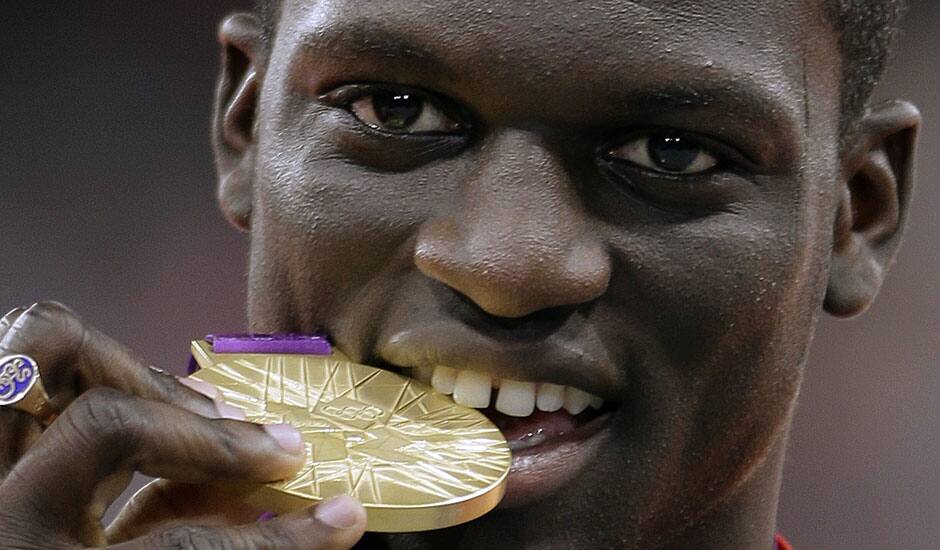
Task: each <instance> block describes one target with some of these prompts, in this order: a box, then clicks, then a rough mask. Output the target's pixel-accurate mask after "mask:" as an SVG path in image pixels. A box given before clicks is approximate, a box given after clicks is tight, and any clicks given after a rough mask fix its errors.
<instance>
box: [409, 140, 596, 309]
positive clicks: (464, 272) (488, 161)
mask: <svg viewBox="0 0 940 550" xmlns="http://www.w3.org/2000/svg"><path fill="white" fill-rule="evenodd" d="M489 141H490V143H487V144H486V147H484V148H483V149H482V150H481V151H480V152H479V153H478V161H477V163H476V165H475V168H474V170H473V171H472V172H471V174H470V175H469V177H468V178H467V179H466V180H465V181H463V182H461V186H460V189H459V191H458V197H457V201H456V204H454V205H453V208H451V209H449V210H448V213H447V214H445V215H443V216H441V217H437V218H434V219H431V220H428V221H427V222H425V223H424V224H423V225H422V226H421V227H420V229H419V231H418V238H417V243H416V245H415V253H414V254H415V257H414V261H415V264H416V265H417V267H418V269H420V270H421V272H423V273H424V274H425V275H427V276H428V277H431V278H433V279H436V280H437V281H440V282H441V283H444V284H445V285H447V286H449V287H451V288H452V289H454V290H455V291H457V292H459V293H461V294H463V295H464V296H466V297H468V298H469V299H470V300H472V301H473V302H475V303H476V304H477V306H479V307H480V308H481V309H482V310H484V311H486V312H487V313H489V314H491V315H494V316H498V317H510V318H519V317H524V316H526V315H529V314H531V313H534V312H536V311H540V310H544V309H548V308H552V307H557V306H570V305H576V304H581V303H586V302H590V301H592V300H594V299H596V298H597V297H599V296H601V295H602V294H603V293H604V292H605V291H606V289H607V285H608V282H609V280H610V271H611V262H610V257H609V254H608V252H607V248H606V246H605V244H604V242H603V240H602V239H601V238H600V237H599V236H598V235H597V233H596V231H593V230H592V223H591V217H590V214H589V212H588V211H587V210H586V209H585V207H584V205H583V204H582V200H581V198H580V196H579V194H578V192H577V187H576V185H575V184H574V182H573V181H572V179H571V177H570V175H569V174H568V171H567V170H566V169H565V166H564V163H563V161H562V159H561V157H560V155H559V154H555V153H553V152H552V150H551V148H549V147H547V146H545V145H544V144H543V143H541V142H540V140H539V139H538V136H536V135H533V134H531V133H528V132H524V131H521V130H507V131H505V132H503V133H501V134H500V135H498V136H493V137H492V138H491V139H490V140H489Z"/></svg>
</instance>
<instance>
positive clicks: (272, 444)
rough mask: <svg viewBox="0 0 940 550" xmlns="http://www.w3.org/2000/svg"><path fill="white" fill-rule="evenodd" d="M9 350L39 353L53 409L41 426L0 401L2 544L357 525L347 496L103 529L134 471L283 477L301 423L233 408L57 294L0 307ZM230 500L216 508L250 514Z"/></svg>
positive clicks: (156, 545)
mask: <svg viewBox="0 0 940 550" xmlns="http://www.w3.org/2000/svg"><path fill="white" fill-rule="evenodd" d="M9 354H24V355H29V356H31V357H33V358H34V359H35V360H36V362H37V363H38V365H39V368H40V373H41V377H42V381H43V384H44V385H45V387H46V390H47V391H48V393H49V396H50V404H51V405H52V407H53V408H54V409H55V410H57V411H61V414H60V416H59V417H58V418H57V419H56V420H55V421H54V422H53V423H52V424H51V425H50V426H49V427H48V428H47V429H45V430H43V429H42V426H41V424H40V423H39V422H38V421H37V420H36V419H34V418H33V417H31V416H29V415H27V414H25V413H22V412H20V411H17V410H12V409H9V408H2V407H0V437H2V438H3V442H4V443H3V445H0V532H2V533H4V541H3V544H4V548H22V549H26V548H30V549H31V548H70V549H71V548H79V547H87V546H102V545H106V544H109V543H116V542H117V543H119V544H117V545H116V546H114V548H121V549H125V548H126V549H162V548H174V549H178V548H250V549H254V548H314V549H321V548H323V549H326V548H329V549H333V548H337V549H339V548H344V549H345V548H350V547H351V546H352V545H353V544H355V542H356V541H357V540H358V539H359V538H360V537H361V535H362V533H363V531H364V529H365V511H364V510H363V508H362V507H361V505H359V504H358V503H356V501H355V500H353V499H351V498H349V497H339V498H337V499H334V500H332V501H328V502H326V503H323V504H321V505H319V506H317V507H313V508H310V509H308V510H304V511H302V512H299V513H296V514H291V515H287V516H282V517H279V518H276V519H274V520H271V521H267V522H252V523H248V524H246V525H238V526H231V525H224V526H220V525H218V524H219V523H228V521H223V522H220V521H216V522H208V521H206V522H202V523H201V525H199V526H197V525H194V524H189V525H179V524H178V523H174V522H165V521H164V522H156V521H154V522H152V525H161V526H163V527H165V526H166V525H168V524H173V525H175V526H174V527H171V528H169V529H167V530H163V531H156V532H148V533H146V534H142V533H135V535H140V536H137V538H133V539H130V540H126V535H127V533H128V532H129V529H128V528H127V526H128V525H129V524H127V523H125V524H124V526H125V528H123V529H120V530H118V531H119V532H118V531H109V532H106V531H105V530H104V529H103V528H102V525H101V516H102V514H103V513H104V510H105V509H106V508H107V506H108V505H109V504H110V503H111V502H112V501H113V500H114V499H115V498H117V496H118V495H119V494H120V493H121V491H122V490H123V489H124V487H126V485H127V482H128V481H129V480H130V478H131V476H132V475H133V473H134V472H135V471H140V472H142V473H144V474H147V475H150V476H155V477H161V478H167V479H172V480H175V481H178V482H182V483H185V484H205V483H209V482H213V481H220V480H245V481H253V482H266V481H274V480H277V479H283V478H284V477H286V476H289V475H290V474H292V473H294V472H295V471H296V470H297V469H298V468H299V467H300V466H301V464H302V461H303V450H302V445H301V442H300V436H299V434H298V433H297V432H296V430H294V429H293V428H291V427H289V426H286V425H279V426H274V427H272V426H264V427H262V426H258V425H255V424H249V423H246V422H242V421H239V420H237V418H239V415H238V413H237V412H236V410H235V409H233V408H232V407H228V406H225V405H223V404H221V403H219V402H216V401H215V400H213V399H211V398H210V397H209V396H211V395H213V390H212V388H211V386H209V385H207V384H202V383H194V381H185V382H181V381H180V379H177V378H176V377H173V376H170V375H168V374H164V373H162V372H159V371H158V370H156V369H154V368H152V367H149V366H148V365H147V364H146V363H144V362H142V361H141V360H140V359H138V358H136V357H135V356H134V355H133V354H132V353H131V352H130V351H129V350H128V349H127V348H125V347H123V346H121V345H120V344H118V343H117V342H115V341H114V340H112V339H110V338H108V337H107V336H105V335H103V334H101V333H100V332H98V331H96V330H94V329H93V328H91V327H88V326H87V325H85V324H84V323H83V322H82V321H81V319H79V318H78V317H77V316H76V315H75V314H74V313H72V312H71V311H70V310H68V309H67V308H65V307H64V306H61V305H59V304H55V303H41V304H37V305H34V306H32V307H30V308H18V309H15V310H13V311H11V312H10V313H9V314H7V315H6V316H5V317H3V318H2V319H0V356H5V355H9ZM197 390H198V391H197ZM241 418H243V416H242V417H241ZM189 486H190V487H193V485H189ZM179 487H185V485H179ZM187 506H190V503H187V502H180V507H181V508H183V509H185V508H186V507H187ZM196 506H197V507H198V506H199V505H198V503H197V504H196ZM223 508H225V507H223ZM236 509H237V507H230V508H227V509H226V510H227V512H226V513H225V514H222V515H221V516H224V518H225V519H226V520H231V519H235V518H238V519H247V518H245V517H240V516H238V514H236V513H234V512H233V511H234V510H236ZM241 512H245V510H244V509H242V510H241ZM212 523H214V524H212ZM207 524H208V525H207ZM109 535H110V537H109Z"/></svg>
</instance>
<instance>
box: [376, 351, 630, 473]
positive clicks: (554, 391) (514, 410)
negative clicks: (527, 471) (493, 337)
mask: <svg viewBox="0 0 940 550" xmlns="http://www.w3.org/2000/svg"><path fill="white" fill-rule="evenodd" d="M382 367H383V368H388V369H390V370H394V371H397V372H399V373H401V374H404V375H405V376H410V377H412V378H415V379H416V380H418V381H420V382H423V383H425V384H428V385H430V386H432V387H433V388H434V389H435V390H437V391H438V392H440V393H443V394H445V395H450V396H452V397H453V399H454V401H455V402H456V403H457V404H459V405H463V406H465V407H472V408H475V409H480V412H482V413H483V414H484V415H486V417H487V418H489V419H490V420H491V421H492V422H493V423H494V424H496V427H497V428H499V430H500V431H501V432H502V433H503V436H504V437H505V438H506V441H507V442H508V443H509V448H510V450H512V451H513V454H514V455H515V454H518V453H520V452H523V451H526V450H528V449H534V448H536V447H539V446H541V445H545V444H551V443H558V442H561V441H564V440H569V439H571V438H572V436H575V435H578V432H579V431H580V430H582V428H584V427H586V426H589V425H591V424H592V423H594V421H595V420H596V419H598V418H600V417H603V416H605V415H606V414H607V413H609V412H612V411H613V410H615V409H616V404H614V403H611V402H606V401H604V399H603V398H601V397H598V396H596V395H592V394H590V393H588V392H586V391H583V390H580V389H578V388H574V387H571V386H561V385H558V384H550V383H540V382H521V381H518V380H508V379H501V378H498V377H493V376H491V375H489V374H487V373H483V372H478V371H471V370H457V369H452V368H449V367H445V366H435V367H395V366H393V365H388V364H385V365H382ZM585 435H586V434H585Z"/></svg>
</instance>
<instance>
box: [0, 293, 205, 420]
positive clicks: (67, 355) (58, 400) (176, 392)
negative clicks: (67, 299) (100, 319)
mask: <svg viewBox="0 0 940 550" xmlns="http://www.w3.org/2000/svg"><path fill="white" fill-rule="evenodd" d="M14 311H16V310H14ZM11 313H12V312H11ZM10 353H20V354H24V355H29V356H30V357H32V358H33V359H35V360H36V362H37V363H38V365H39V370H40V373H41V375H42V380H43V385H44V386H45V388H46V391H47V392H48V393H49V395H50V404H51V405H52V407H53V408H54V409H56V410H58V411H62V410H64V409H65V407H66V406H68V404H69V403H71V402H72V400H74V399H75V398H76V397H77V396H78V395H79V394H81V393H82V392H83V391H86V390H88V389H90V388H94V387H109V388H114V389H117V390H120V391H123V392H126V393H130V394H132V395H137V396H140V397H143V398H145V399H150V400H153V401H161V402H163V403H170V404H173V405H176V406H178V407H182V408H184V409H187V410H189V411H192V412H195V413H197V414H201V415H204V416H212V417H217V416H219V412H218V410H217V409H216V406H215V403H214V402H213V400H212V398H211V396H210V395H208V394H205V392H202V394H201V393H200V392H199V391H198V388H195V387H192V386H190V387H187V386H185V385H183V384H180V382H179V380H178V379H177V378H176V377H174V376H171V375H169V374H166V373H163V372H161V371H160V370H158V369H155V368H152V367H150V366H149V365H148V364H147V363H146V362H144V361H143V360H141V359H140V358H139V357H137V356H136V355H135V354H134V353H133V352H132V351H131V350H129V349H128V348H126V347H125V346H123V345H121V344H120V343H118V342H117V341H115V340H113V339H111V338H109V337H108V336H106V335H104V334H102V333H101V332H99V331H97V330H95V329H94V328H91V327H89V326H87V325H86V324H85V323H84V322H83V321H82V320H81V319H80V318H79V317H78V316H77V315H76V314H75V313H73V312H72V311H71V310H70V309H68V308H67V307H65V306H63V305H62V304H59V303H56V302H40V303H37V304H34V305H32V306H30V307H29V308H27V309H26V310H24V311H21V312H19V313H18V314H17V315H16V318H15V320H14V321H13V322H12V324H11V325H10V327H9V329H7V331H6V333H4V334H3V335H2V338H0V356H2V355H6V354H10ZM204 394H205V395H204Z"/></svg>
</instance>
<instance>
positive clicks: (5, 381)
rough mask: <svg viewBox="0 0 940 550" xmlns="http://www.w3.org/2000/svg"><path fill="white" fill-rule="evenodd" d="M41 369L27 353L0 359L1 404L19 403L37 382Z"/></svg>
mask: <svg viewBox="0 0 940 550" xmlns="http://www.w3.org/2000/svg"><path fill="white" fill-rule="evenodd" d="M38 375H39V369H38V367H37V366H36V362H35V361H34V360H33V359H32V358H31V357H28V356H26V355H8V356H6V357H3V358H2V359H0V406H3V405H12V404H14V403H17V402H18V401H20V400H21V399H23V397H25V396H26V394H27V393H29V390H31V389H32V388H33V385H35V384H36V379H37V378H38Z"/></svg>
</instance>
